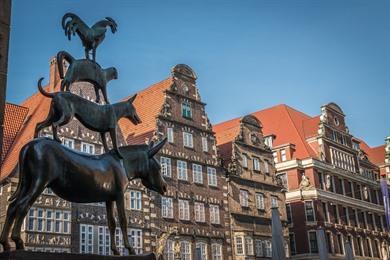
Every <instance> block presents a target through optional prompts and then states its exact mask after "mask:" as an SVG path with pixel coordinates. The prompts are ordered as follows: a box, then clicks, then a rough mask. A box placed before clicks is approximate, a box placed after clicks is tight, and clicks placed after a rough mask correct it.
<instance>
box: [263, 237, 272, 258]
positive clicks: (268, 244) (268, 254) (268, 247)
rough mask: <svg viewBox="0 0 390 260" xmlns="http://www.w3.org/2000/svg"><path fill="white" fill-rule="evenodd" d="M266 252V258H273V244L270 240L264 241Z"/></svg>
mask: <svg viewBox="0 0 390 260" xmlns="http://www.w3.org/2000/svg"><path fill="white" fill-rule="evenodd" d="M264 249H265V250H264V251H265V256H266V257H271V256H272V243H271V241H269V240H265V241H264Z"/></svg>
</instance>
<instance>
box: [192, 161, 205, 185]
mask: <svg viewBox="0 0 390 260" xmlns="http://www.w3.org/2000/svg"><path fill="white" fill-rule="evenodd" d="M192 176H193V179H194V182H195V183H201V184H202V183H203V172H202V165H199V164H195V163H194V164H192Z"/></svg>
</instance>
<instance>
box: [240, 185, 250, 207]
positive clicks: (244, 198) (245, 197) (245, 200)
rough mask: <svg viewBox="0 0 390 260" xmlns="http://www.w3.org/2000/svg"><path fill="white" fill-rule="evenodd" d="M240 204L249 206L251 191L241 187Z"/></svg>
mask: <svg viewBox="0 0 390 260" xmlns="http://www.w3.org/2000/svg"><path fill="white" fill-rule="evenodd" d="M240 205H241V207H249V192H248V191H247V190H242V189H240Z"/></svg>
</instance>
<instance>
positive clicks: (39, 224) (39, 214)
mask: <svg viewBox="0 0 390 260" xmlns="http://www.w3.org/2000/svg"><path fill="white" fill-rule="evenodd" d="M43 221H44V219H43V209H40V208H38V209H37V231H43V225H44V223H43Z"/></svg>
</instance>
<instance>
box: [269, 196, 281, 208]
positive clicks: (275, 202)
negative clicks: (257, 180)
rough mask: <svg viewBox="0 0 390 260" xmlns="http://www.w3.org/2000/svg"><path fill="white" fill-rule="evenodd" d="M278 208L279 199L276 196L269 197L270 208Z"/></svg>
mask: <svg viewBox="0 0 390 260" xmlns="http://www.w3.org/2000/svg"><path fill="white" fill-rule="evenodd" d="M278 207H279V198H278V197H277V196H274V195H271V208H278Z"/></svg>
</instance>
